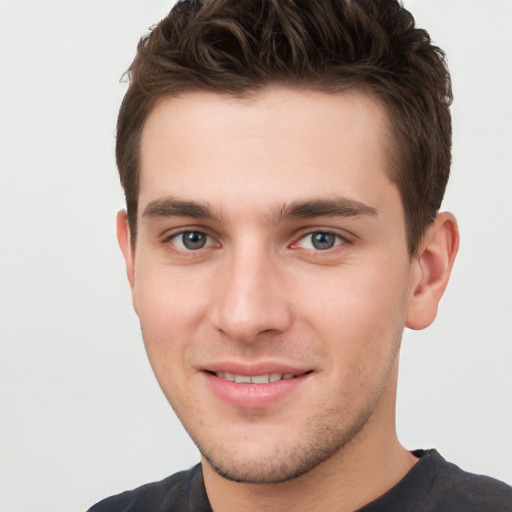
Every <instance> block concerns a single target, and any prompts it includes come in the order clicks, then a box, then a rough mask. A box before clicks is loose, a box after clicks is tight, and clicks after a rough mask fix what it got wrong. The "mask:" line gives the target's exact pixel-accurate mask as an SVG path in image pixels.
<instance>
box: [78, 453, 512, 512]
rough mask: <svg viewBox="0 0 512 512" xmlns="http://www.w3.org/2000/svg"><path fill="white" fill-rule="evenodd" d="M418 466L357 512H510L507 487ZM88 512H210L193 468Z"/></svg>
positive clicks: (433, 461) (436, 462)
mask: <svg viewBox="0 0 512 512" xmlns="http://www.w3.org/2000/svg"><path fill="white" fill-rule="evenodd" d="M413 454H414V455H415V456H416V457H418V458H419V459H420V460H419V461H418V462H417V463H416V464H415V466H414V467H413V468H412V469H411V470H410V471H409V473H407V475H405V476H404V478H402V480H401V481H400V482H398V484H397V485H395V486H394V487H393V488H392V489H390V490H389V491H388V492H387V493H385V494H384V495H383V496H381V497H380V498H378V499H377V500H375V501H373V502H372V503H369V504H368V505H366V506H364V507H363V508H361V509H359V511H357V512H512V487H510V486H508V485H507V484H504V483H503V482H499V481H498V480H495V479H493V478H489V477H486V476H480V475H473V474H471V473H466V472H465V471H462V469H460V468H459V467H458V466H456V465H455V464H451V463H449V462H446V460H444V459H443V457H441V455H439V453H438V452H437V451H436V450H417V451H415V452H413ZM88 512H212V509H211V507H210V504H209V502H208V497H207V495H206V489H205V487H204V482H203V472H202V470H201V465H200V464H198V465H197V466H194V467H193V468H191V469H190V470H188V471H181V472H180V473H176V474H175V475H172V476H170V477H168V478H166V479H164V480H162V481H160V482H154V483H151V484H147V485H143V486H142V487H138V488H137V489H134V490H133V491H126V492H123V493H122V494H118V495H116V496H111V497H110V498H106V499H105V500H103V501H100V502H99V503H97V504H96V505H94V506H93V507H92V508H91V509H89V511H88Z"/></svg>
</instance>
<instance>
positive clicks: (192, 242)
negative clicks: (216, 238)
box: [170, 231, 213, 251]
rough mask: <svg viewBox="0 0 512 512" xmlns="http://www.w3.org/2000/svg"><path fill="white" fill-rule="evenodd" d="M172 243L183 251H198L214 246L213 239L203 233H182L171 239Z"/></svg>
mask: <svg viewBox="0 0 512 512" xmlns="http://www.w3.org/2000/svg"><path fill="white" fill-rule="evenodd" d="M170 241H171V243H172V244H173V245H175V246H176V247H177V248H178V249H181V250H182V251H197V250H199V249H203V248H205V247H209V246H210V245H212V244H213V241H212V239H211V238H210V237H209V236H208V235H207V234H206V233H203V232H202V231H182V232H181V233H178V234H176V235H174V236H173V237H171V238H170Z"/></svg>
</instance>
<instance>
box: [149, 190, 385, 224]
mask: <svg viewBox="0 0 512 512" xmlns="http://www.w3.org/2000/svg"><path fill="white" fill-rule="evenodd" d="M377 215H378V212H377V210H376V209H375V208H374V207H373V206H369V205H367V204H365V203H362V202H360V201H355V200H353V199H348V198H344V197H337V198H332V199H331V198H329V199H327V198H326V199H324V198H322V199H311V200H303V201H294V202H292V203H290V204H284V205H278V206H276V207H274V208H273V209H272V211H271V213H270V217H269V218H270V222H272V223H274V224H279V223H281V222H285V221H287V220H291V219H307V218H315V217H356V216H372V217H375V216H377ZM142 216H143V218H144V217H147V218H152V219H156V218H166V217H190V218H192V219H198V220H206V219H207V220H220V219H221V217H222V215H221V214H220V213H219V212H218V211H216V210H215V209H214V208H213V207H212V206H211V205H210V204H208V203H199V202H196V201H188V200H182V199H177V198H175V197H173V196H168V197H163V198H160V199H156V200H154V201H150V202H149V203H148V204H147V205H146V207H145V208H144V211H143V213H142Z"/></svg>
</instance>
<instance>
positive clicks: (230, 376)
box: [216, 372, 295, 384]
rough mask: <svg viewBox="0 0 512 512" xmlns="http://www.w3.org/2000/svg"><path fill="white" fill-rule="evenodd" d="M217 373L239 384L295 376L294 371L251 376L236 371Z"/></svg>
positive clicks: (275, 380)
mask: <svg viewBox="0 0 512 512" xmlns="http://www.w3.org/2000/svg"><path fill="white" fill-rule="evenodd" d="M216 375H217V377H219V378H221V379H225V380H229V381H230V382H236V383H239V384H268V383H269V382H277V381H278V380H288V379H293V377H295V375H294V374H293V373H266V374H264V375H253V376H252V377H250V376H248V375H235V374H234V373H228V372H217V373H216Z"/></svg>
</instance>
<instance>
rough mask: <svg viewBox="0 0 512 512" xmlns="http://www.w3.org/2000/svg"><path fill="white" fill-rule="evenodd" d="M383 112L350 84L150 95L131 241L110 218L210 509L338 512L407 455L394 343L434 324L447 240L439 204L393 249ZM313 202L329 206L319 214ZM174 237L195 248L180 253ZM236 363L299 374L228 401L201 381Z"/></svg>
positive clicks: (374, 493) (395, 215) (392, 474)
mask: <svg viewBox="0 0 512 512" xmlns="http://www.w3.org/2000/svg"><path fill="white" fill-rule="evenodd" d="M386 120H387V118H386V113H385V110H384V109H383V108H382V106H381V105H380V104H379V102H378V101H376V100H375V99H373V98H371V97H369V96H367V95H364V94H362V93H358V92H347V93H340V94H331V95H328V94H324V93H317V92H311V91H297V90H291V89H286V88H270V89H266V90H264V91H261V92H259V93H257V94H256V95H255V96H253V97H251V98H249V99H244V100H240V99H235V98H233V97H231V96H226V95H216V94H213V93H190V94H186V95H183V96H180V97H178V98H165V99H162V100H161V102H160V103H159V104H158V105H157V106H156V108H155V109H154V111H153V112H152V113H151V114H150V116H149V117H148V119H147V122H146V125H145V127H144V131H143V136H142V144H141V182H140V195H139V213H138V215H139V217H138V236H137V243H136V245H135V246H134V245H133V244H132V243H131V240H130V234H129V229H128V226H127V222H126V214H125V213H124V212H120V214H119V216H118V236H119V241H120V245H121V248H122V250H123V253H124V256H125V259H126V264H127V273H128V278H129V281H130V285H131V287H132V295H133V304H134V307H135V310H136V312H137V314H138V316H139V318H140V322H141V326H142V331H143V336H144V342H145V345H146V349H147V353H148V356H149V359H150V362H151V365H152V367H153V370H154V372H155V375H156V377H157V380H158V382H159V384H160V386H161V388H162V390H163V392H164V393H165V395H166V397H167V399H168V400H169V402H170V403H171V405H172V407H173V408H174V410H175V411H176V413H177V415H178V416H179V418H180V420H181V421H182V422H183V424H184V426H185V428H186V429H187V431H188V432H189V434H190V435H191V437H192V438H193V439H194V441H195V442H196V444H197V445H198V447H199V449H200V451H201V453H202V456H203V470H204V474H205V483H206V488H207V492H208V495H209V498H210V501H211V503H212V506H213V508H214V510H216V511H222V510H238V509H240V510H242V509H243V510H253V509H254V510H267V509H268V510H290V509H294V510H303V509H304V510H311V506H312V503H315V507H316V508H317V509H318V507H319V505H320V504H321V503H323V505H324V506H323V507H322V508H321V509H322V510H331V509H334V507H336V508H335V509H336V510H353V509H354V508H356V507H359V506H362V505H364V504H365V503H367V502H368V501H371V500H373V499H375V498H377V497H378V496H379V495H380V494H382V493H383V492H385V491H386V490H387V489H389V488H390V487H391V486H392V485H394V484H395V483H396V482H397V481H398V480H399V479H400V478H401V477H402V476H403V475H404V474H405V473H406V472H407V471H408V470H409V469H410V467H411V466H412V465H413V464H414V462H415V459H414V457H412V455H410V454H409V452H407V451H406V450H405V449H404V448H403V447H401V445H400V444H399V442H398V440H397V437H396V431H395V423H394V412H395V394H396V380H397V372H398V355H399V348H400V342H401V336H402V331H403V328H404V325H407V326H409V327H411V328H414V329H422V328H424V327H426V326H427V325H429V324H430V323H431V322H432V321H433V320H434V318H435V315H436V311H437V304H438V302H439V299H440V298H441V295H442V293H443V291H444V288H445V287H446V284H447V281H448V277H449V274H450V270H451V266H452V263H453V259H454V257H455V254H456V251H457V246H458V234H457V227H456V223H455V219H454V218H453V217H452V216H451V215H450V214H441V215H439V216H438V218H437V220H436V221H435V222H434V223H433V225H432V226H431V227H430V229H429V230H428V231H427V234H426V235H425V239H424V241H423V243H422V245H421V247H420V250H419V252H418V254H416V255H414V256H413V257H411V255H410V254H409V253H408V251H407V243H406V236H405V222H404V215H403V210H402V204H401V200H400V195H399V192H398V189H397V187H396V186H395V185H394V184H393V183H392V182H391V181H390V180H389V178H388V174H387V166H388V164H389V162H388V159H387V157H386V140H387V136H388V130H387V127H386ZM322 201H323V203H322ZM326 201H330V202H329V205H330V206H331V207H332V203H333V202H335V203H336V205H338V206H339V205H340V204H341V205H342V206H343V208H342V209H341V210H340V209H339V208H338V209H337V210H336V211H335V212H334V211H332V210H333V209H332V208H331V211H328V209H326V208H324V209H323V210H322V211H319V209H318V205H319V204H321V205H323V206H325V202H326ZM304 202H307V206H309V209H307V208H304V207H303V208H302V210H301V213H300V214H298V213H297V211H298V209H297V208H295V210H294V209H293V206H297V204H299V203H304ZM191 203H193V204H192V205H191ZM311 203H313V206H315V208H313V207H312V204H311ZM354 205H355V206H356V208H355V210H356V211H354ZM350 208H352V209H350ZM306 210H307V211H306ZM347 212H350V213H351V214H350V215H349V214H348V213H347ZM183 231H186V232H188V233H193V234H192V238H194V237H196V238H194V240H196V241H197V234H198V233H199V234H201V233H202V234H204V236H206V238H205V244H204V246H203V247H199V246H198V248H197V249H193V250H190V249H187V247H186V246H185V245H184V244H183V238H182V235H181V234H182V233H183ZM312 233H316V234H317V236H318V234H320V237H321V238H322V237H324V238H322V240H325V236H324V235H323V234H325V233H330V234H329V235H327V236H328V237H330V238H329V240H331V241H334V245H333V246H332V247H330V248H328V249H323V250H320V249H317V248H315V246H314V244H313V240H312V238H311V234H312ZM233 366H234V367H235V369H238V370H240V372H239V373H243V372H242V370H245V374H248V372H252V373H251V374H255V375H259V374H262V373H268V372H267V371H265V370H266V369H268V368H274V370H275V368H278V369H279V368H285V367H286V368H290V367H292V368H294V369H295V370H294V373H300V374H304V373H305V372H307V374H306V375H304V376H303V377H302V378H301V379H297V380H296V381H294V382H293V384H292V386H291V387H290V390H288V391H287V392H286V393H284V394H283V395H282V396H281V395H279V397H278V398H275V397H274V398H273V399H271V400H270V401H268V403H267V402H265V403H264V405H261V404H262V403H263V402H261V400H260V402H250V401H249V402H248V403H249V406H243V405H240V404H239V403H238V402H237V405H233V404H232V403H229V402H226V401H225V400H224V399H222V397H219V395H218V394H216V393H215V392H214V391H213V390H212V387H211V386H210V385H209V384H210V383H211V381H212V379H213V380H215V379H217V378H216V377H214V376H213V375H212V373H211V371H219V370H224V369H225V368H232V367H233ZM275 371H279V370H275ZM235 373H237V372H236V371H235ZM217 382H218V381H217ZM221 384H222V382H221ZM238 386H247V385H246V384H239V385H238ZM244 389H247V388H244ZM260 391H261V388H260V389H259V390H257V393H258V392H260ZM251 404H252V405H251ZM255 404H256V405H255ZM319 500H320V501H319ZM293 503H295V504H294V505H293V507H291V504H293ZM308 507H309V508H308Z"/></svg>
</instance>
